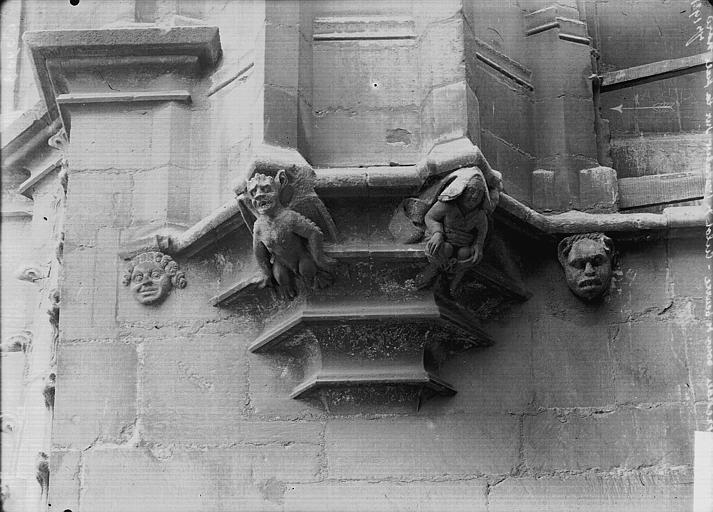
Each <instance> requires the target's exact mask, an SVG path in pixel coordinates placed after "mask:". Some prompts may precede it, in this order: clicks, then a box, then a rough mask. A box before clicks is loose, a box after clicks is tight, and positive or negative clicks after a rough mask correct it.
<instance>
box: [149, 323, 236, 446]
mask: <svg viewBox="0 0 713 512" xmlns="http://www.w3.org/2000/svg"><path fill="white" fill-rule="evenodd" d="M140 353H141V355H142V367H141V368H142V372H141V382H142V404H141V409H142V421H143V426H144V430H145V434H144V437H145V438H146V439H147V440H150V441H153V442H157V443H161V442H172V443H195V444H213V443H222V442H236V441H239V440H241V437H242V433H241V432H242V431H241V429H238V428H236V427H235V425H236V424H238V423H239V422H240V421H241V420H242V418H243V415H244V413H245V407H246V403H247V400H248V399H247V395H246V392H247V375H246V372H247V364H246V360H245V353H244V349H243V348H242V347H241V346H240V345H239V344H234V343H232V342H231V340H230V338H224V337H223V338H221V337H219V336H215V335H200V334H198V335H193V336H190V337H175V338H170V339H152V340H150V341H147V342H144V343H143V345H142V346H141V347H140Z"/></svg>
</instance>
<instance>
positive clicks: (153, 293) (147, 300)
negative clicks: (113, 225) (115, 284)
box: [122, 251, 186, 305]
mask: <svg viewBox="0 0 713 512" xmlns="http://www.w3.org/2000/svg"><path fill="white" fill-rule="evenodd" d="M122 282H123V283H124V285H125V286H129V285H130V286H131V292H132V293H133V294H134V298H135V299H136V300H137V301H138V302H139V303H141V304H145V305H148V304H157V303H159V302H161V301H163V300H164V299H165V298H166V297H167V296H168V294H169V293H170V292H171V289H172V288H173V287H174V286H176V287H177V288H185V286H186V276H185V274H184V273H183V272H181V271H180V270H179V269H178V264H177V263H176V262H175V261H173V258H171V256H169V255H167V254H164V253H162V252H154V251H149V252H144V253H142V254H139V255H138V256H136V257H135V258H134V259H133V260H131V263H129V265H128V267H127V268H126V273H125V274H124V277H123V280H122Z"/></svg>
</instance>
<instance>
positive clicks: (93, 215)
mask: <svg viewBox="0 0 713 512" xmlns="http://www.w3.org/2000/svg"><path fill="white" fill-rule="evenodd" d="M105 167H107V165H106V164H105ZM132 185H133V182H132V178H131V176H130V175H129V174H128V173H118V172H101V171H100V172H82V173H77V174H74V175H73V176H72V179H71V180H69V182H68V185H67V213H66V217H65V222H66V226H67V232H66V233H65V237H66V240H67V243H68V244H76V245H79V244H81V243H87V242H88V241H89V239H88V235H90V234H93V231H94V229H98V228H101V227H116V228H123V227H127V226H128V225H129V224H130V223H131V220H132V211H131V208H132V204H131V187H132ZM153 192H154V194H155V193H156V192H157V191H156V190H155V189H154V190H153Z"/></svg>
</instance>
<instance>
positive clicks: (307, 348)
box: [249, 296, 493, 398]
mask: <svg viewBox="0 0 713 512" xmlns="http://www.w3.org/2000/svg"><path fill="white" fill-rule="evenodd" d="M374 322H377V324H374ZM375 325H378V327H376V328H375V327H374V326H375ZM374 329H376V331H375V330H374ZM377 331H378V333H377ZM406 333H409V334H410V335H406ZM376 338H378V340H379V342H377V341H376ZM364 340H369V343H367V344H364V343H363V341H364ZM492 344H493V340H492V339H491V338H490V337H489V336H488V335H487V334H486V333H485V332H484V331H483V330H482V328H481V327H480V324H479V322H478V321H476V320H475V319H473V318H471V317H470V316H467V315H465V314H464V313H463V311H462V310H461V308H459V307H458V306H456V305H455V304H454V303H447V302H442V301H438V300H437V299H436V298H435V297H433V296H425V297H423V298H422V299H420V300H415V301H409V302H408V303H406V304H404V303H393V302H383V303H381V302H379V301H378V300H377V301H371V302H370V303H369V304H364V303H351V302H345V301H342V302H340V301H333V300H330V301H320V300H310V299H308V300H307V301H306V302H305V303H303V304H301V305H300V306H299V307H298V308H297V310H296V311H294V310H293V311H290V312H289V313H288V314H287V315H285V316H284V317H283V318H280V319H277V320H273V321H271V322H269V323H268V325H267V326H266V329H265V330H264V332H263V334H262V335H260V336H259V337H258V338H257V339H256V340H255V341H254V342H253V343H252V345H251V346H250V347H249V350H250V352H253V353H272V352H279V351H284V350H287V351H295V350H296V351H304V353H305V358H304V359H303V361H304V374H305V379H304V380H303V381H302V382H301V383H300V384H298V385H297V386H296V387H295V388H294V389H293V390H292V392H291V394H290V397H291V398H303V397H305V396H307V395H309V394H310V393H311V392H313V391H315V390H319V389H332V390H334V389H339V388H343V387H354V386H389V385H391V386H405V387H417V388H421V389H422V390H423V389H425V390H430V391H431V392H434V393H436V394H440V395H445V396H450V395H453V394H455V393H456V390H455V388H454V387H453V386H451V385H450V384H448V383H447V382H446V381H444V380H443V379H441V378H440V377H439V375H438V363H439V362H440V361H439V360H440V359H441V358H442V356H441V354H445V353H453V352H457V351H462V350H466V349H468V348H470V347H476V346H479V347H485V346H489V345H492Z"/></svg>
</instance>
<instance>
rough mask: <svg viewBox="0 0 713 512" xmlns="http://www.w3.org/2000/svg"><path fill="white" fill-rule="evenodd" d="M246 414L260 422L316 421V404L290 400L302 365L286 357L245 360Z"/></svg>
mask: <svg viewBox="0 0 713 512" xmlns="http://www.w3.org/2000/svg"><path fill="white" fill-rule="evenodd" d="M249 365H250V368H249V370H248V372H249V379H250V384H249V386H250V388H249V396H250V403H249V408H250V411H251V412H252V413H253V414H255V415H257V416H258V417H261V418H275V419H283V420H284V419H295V418H320V417H321V416H322V415H323V414H324V408H323V407H322V405H321V404H319V403H312V402H308V401H305V400H294V399H292V398H290V393H291V392H292V390H293V389H294V388H295V387H296V386H297V385H299V384H300V382H301V381H302V379H303V377H304V375H303V372H302V368H303V367H302V362H301V361H299V360H298V359H297V358H295V357H294V356H291V355H289V354H282V353H280V354H270V355H269V356H257V355H253V356H250V358H249Z"/></svg>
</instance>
